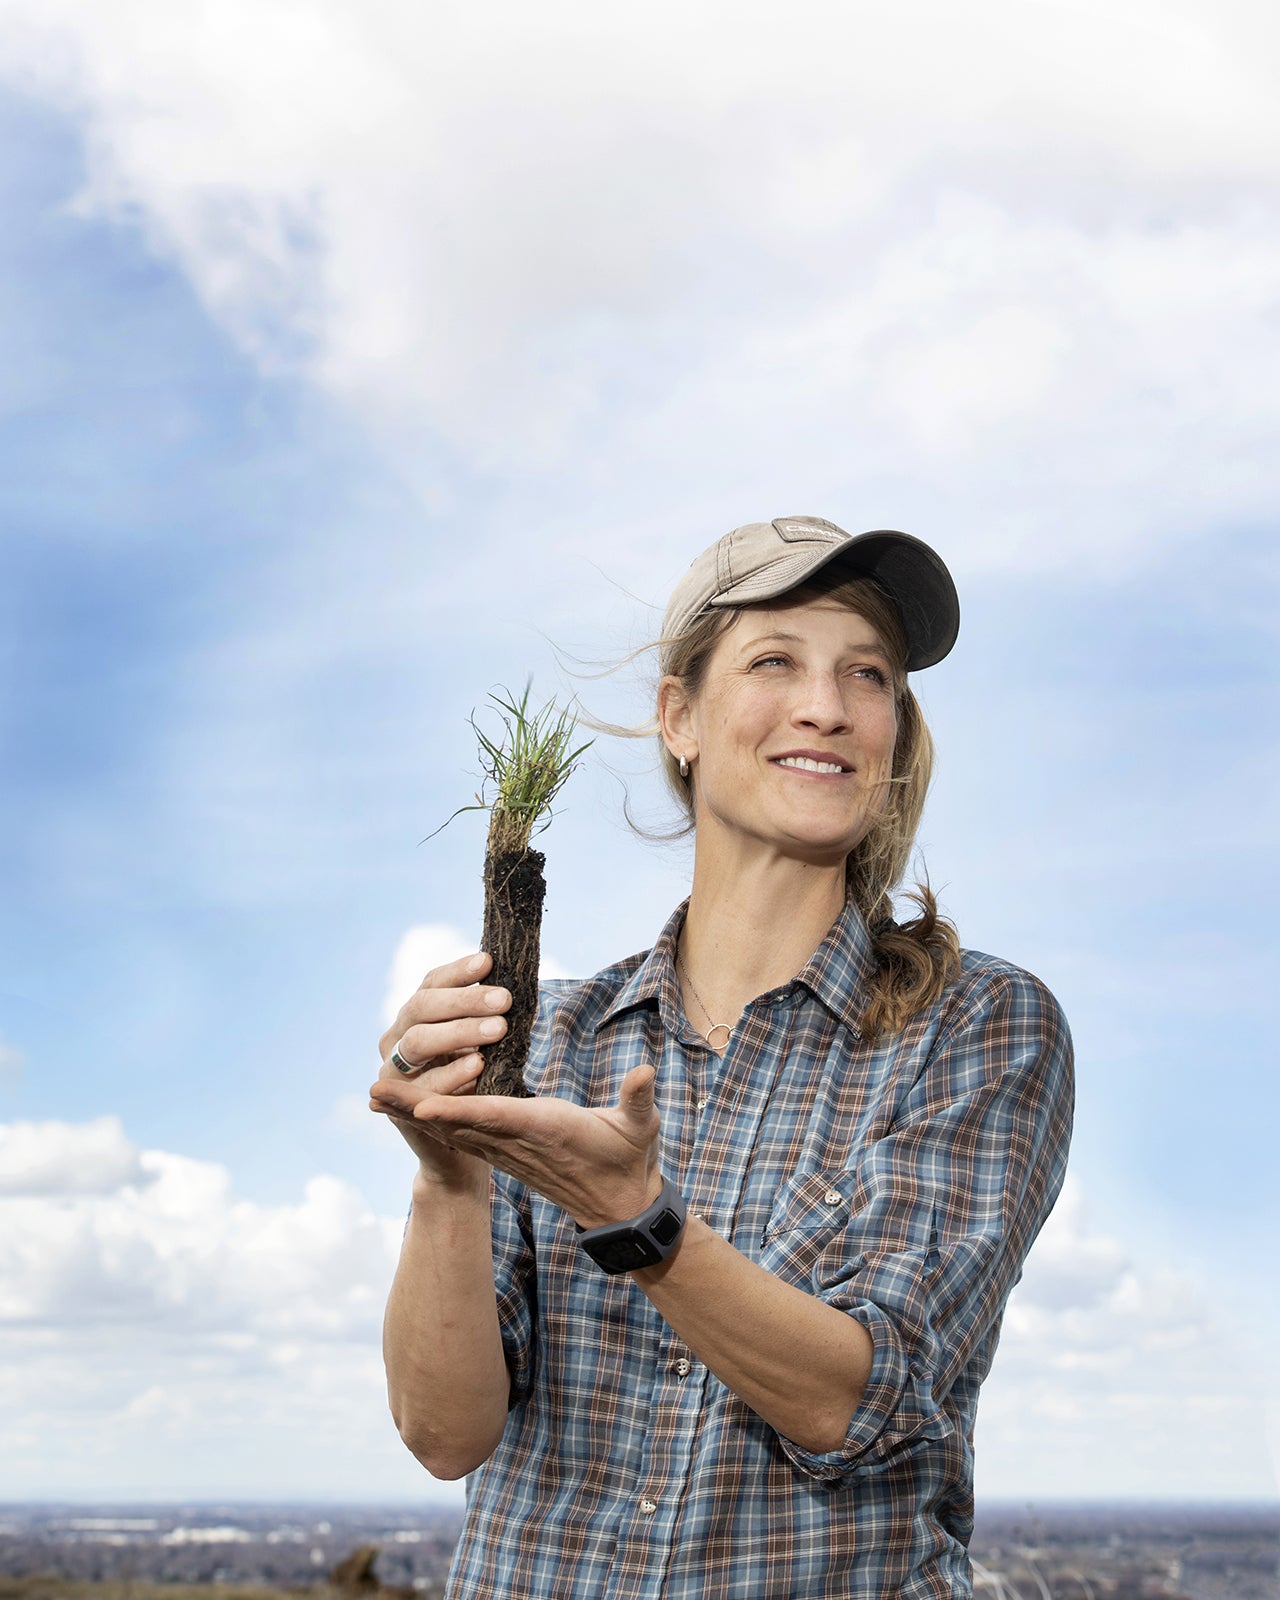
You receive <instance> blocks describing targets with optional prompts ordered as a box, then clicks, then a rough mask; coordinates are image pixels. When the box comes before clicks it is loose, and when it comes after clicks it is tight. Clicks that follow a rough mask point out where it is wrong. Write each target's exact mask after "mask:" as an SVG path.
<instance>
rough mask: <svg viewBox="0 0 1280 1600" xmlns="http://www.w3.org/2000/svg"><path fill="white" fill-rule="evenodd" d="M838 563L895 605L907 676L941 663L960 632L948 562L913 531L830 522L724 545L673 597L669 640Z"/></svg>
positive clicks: (756, 533)
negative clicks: (712, 614)
mask: <svg viewBox="0 0 1280 1600" xmlns="http://www.w3.org/2000/svg"><path fill="white" fill-rule="evenodd" d="M838 559H839V560H841V561H844V562H847V564H848V566H849V568H850V570H851V571H853V572H857V573H859V574H862V575H865V576H866V577H869V578H874V579H875V581H876V582H877V583H878V584H879V585H880V587H881V588H882V589H884V590H885V592H886V593H887V594H888V595H889V597H890V598H891V599H892V600H893V601H894V602H895V603H896V605H897V607H898V611H899V613H900V614H901V617H902V626H903V631H904V632H905V634H906V637H907V669H908V671H911V672H916V671H919V670H920V668H922V667H931V666H933V665H934V664H935V663H936V662H939V661H941V660H942V658H943V657H944V656H945V655H946V654H947V652H948V651H949V650H950V649H951V647H952V645H953V644H954V643H955V642H956V635H957V634H958V633H959V631H960V601H959V598H958V597H957V595H956V587H955V584H954V583H953V582H952V581H951V574H950V573H949V572H948V571H947V568H946V565H945V564H944V562H943V560H942V558H941V556H939V555H938V554H937V552H936V551H934V550H932V549H931V548H930V547H929V546H928V545H927V544H925V542H924V540H923V539H916V538H914V537H913V536H912V535H911V534H909V533H898V532H896V531H895V530H893V529H891V528H881V529H877V530H876V531H875V532H872V533H858V534H849V533H846V532H845V531H844V529H843V528H837V527H836V525H835V523H834V522H828V521H827V520H826V519H825V518H824V517H775V518H774V520H773V521H772V522H748V523H745V524H744V525H743V526H742V527H740V528H734V530H733V531H732V532H731V533H726V534H725V536H724V537H723V538H722V539H717V541H716V542H715V544H713V545H711V546H709V547H708V548H707V549H706V550H704V551H703V552H702V554H701V555H700V556H698V557H697V558H696V559H695V560H694V562H693V563H692V565H691V566H690V568H689V570H688V572H686V573H685V575H684V577H683V578H681V580H680V582H679V583H678V584H677V585H676V587H675V589H674V591H673V592H672V595H671V599H670V601H669V602H668V605H667V614H666V619H665V620H664V622H663V625H662V636H663V638H664V639H674V638H678V637H679V636H680V635H681V634H683V633H684V631H685V630H686V629H687V628H688V627H689V625H690V623H691V622H692V621H693V620H694V618H695V617H697V616H699V615H700V614H701V613H702V612H703V611H705V610H706V609H707V608H708V607H714V608H719V607H724V606H744V605H750V604H752V603H753V602H755V601H760V600H776V599H778V598H779V596H781V595H784V594H786V593H788V592H789V591H790V590H792V589H795V588H798V587H799V585H800V584H802V583H804V581H805V580H806V579H807V578H810V577H812V576H813V574H814V573H815V572H817V571H819V570H820V569H821V568H822V567H825V566H826V565H827V564H828V562H831V561H835V560H838Z"/></svg>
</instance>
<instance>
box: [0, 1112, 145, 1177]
mask: <svg viewBox="0 0 1280 1600" xmlns="http://www.w3.org/2000/svg"><path fill="white" fill-rule="evenodd" d="M145 1181H146V1174H145V1172H144V1170H143V1166H142V1163H141V1161H140V1159H139V1155H138V1150H137V1148H136V1146H135V1145H133V1144H132V1143H131V1142H130V1140H129V1139H128V1138H127V1137H126V1136H125V1131H124V1128H123V1127H122V1126H121V1123H120V1119H119V1117H99V1118H98V1119H97V1120H96V1121H94V1122H82V1123H68V1122H13V1123H9V1124H8V1125H7V1126H5V1125H0V1195H15V1194H97V1193H105V1192H107V1191H109V1190H112V1189H118V1188H119V1187H120V1186H121V1185H122V1184H125V1183H141V1182H145Z"/></svg>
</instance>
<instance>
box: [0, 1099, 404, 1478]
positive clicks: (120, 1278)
mask: <svg viewBox="0 0 1280 1600" xmlns="http://www.w3.org/2000/svg"><path fill="white" fill-rule="evenodd" d="M370 1120H373V1119H372V1118H371V1119H370ZM103 1121H104V1122H106V1123H110V1124H112V1129H111V1131H112V1133H113V1135H114V1137H115V1145H116V1147H117V1148H118V1149H119V1150H123V1151H126V1152H131V1154H132V1160H131V1161H124V1160H121V1161H119V1162H118V1163H117V1169H116V1173H115V1179H114V1181H112V1180H111V1177H110V1174H109V1173H108V1171H107V1168H106V1166H105V1164H102V1163H100V1164H99V1167H98V1181H97V1189H98V1192H97V1193H95V1194H92V1195H90V1194H87V1193H84V1192H83V1190H78V1189H77V1188H76V1187H75V1186H74V1185H71V1184H68V1183H66V1182H62V1183H60V1184H58V1185H54V1184H53V1183H46V1184H45V1185H44V1192H41V1193H33V1192H27V1193H22V1194H13V1193H9V1194H6V1195H4V1196H0V1374H3V1376H0V1413H2V1414H3V1415H4V1417H5V1422H4V1424H3V1426H0V1492H5V1493H9V1494H20V1493H23V1492H29V1491H30V1489H31V1488H32V1487H33V1486H38V1485H39V1484H41V1483H42V1482H47V1483H48V1484H49V1485H54V1484H57V1485H60V1486H63V1487H76V1486H77V1483H83V1485H84V1486H85V1487H89V1488H92V1487H97V1488H107V1487H118V1486H119V1485H121V1484H134V1485H136V1486H138V1487H139V1488H142V1489H147V1490H148V1492H163V1491H166V1490H168V1489H171V1488H172V1489H175V1490H176V1489H179V1488H180V1487H183V1486H185V1487H188V1488H191V1489H193V1490H195V1489H199V1488H200V1487H201V1486H202V1485H203V1486H205V1487H212V1484H213V1482H214V1479H213V1478H211V1477H210V1473H214V1474H220V1473H221V1474H226V1473H229V1474H231V1475H232V1478H231V1480H230V1481H235V1477H236V1475H237V1474H239V1478H240V1482H241V1485H242V1487H243V1488H244V1489H245V1491H246V1492H259V1491H261V1492H268V1491H270V1490H272V1489H280V1488H285V1487H289V1486H290V1485H292V1484H298V1483H303V1484H308V1485H310V1487H311V1488H313V1489H315V1490H317V1491H319V1490H322V1489H324V1488H325V1487H326V1484H327V1485H328V1486H330V1487H331V1488H334V1490H335V1492H343V1489H344V1488H345V1490H346V1491H347V1492H360V1490H361V1486H362V1482H364V1481H366V1478H365V1475H366V1474H369V1475H370V1476H369V1477H368V1479H367V1481H369V1482H372V1483H378V1484H380V1485H381V1486H383V1487H387V1488H391V1487H396V1488H400V1489H405V1488H409V1487H411V1486H413V1485H417V1486H418V1487H422V1486H423V1484H424V1483H425V1480H423V1479H422V1477H421V1474H420V1472H419V1469H418V1468H417V1467H416V1466H415V1465H414V1463H413V1462H412V1461H411V1459H410V1458H409V1457H408V1456H407V1455H405V1454H404V1453H403V1452H402V1449H401V1447H400V1446H399V1444H398V1441H396V1440H395V1438H394V1432H393V1430H392V1429H391V1425H390V1422H389V1420H388V1417H387V1413H386V1403H385V1394H384V1392H383V1383H382V1377H381V1362H380V1357H379V1353H378V1335H379V1328H380V1324H381V1317H382V1308H383V1305H384V1303H385V1299H386V1292H387V1289H388V1287H389V1284H390V1280H391V1274H392V1271H393V1270H394V1264H395V1260H396V1256H397V1252H398V1247H399V1242H400V1236H401V1233H402V1230H403V1217H378V1216H376V1215H374V1214H373V1212H372V1211H371V1210H370V1209H369V1207H368V1205H367V1203H366V1202H365V1201H364V1200H363V1199H362V1198H361V1196H360V1195H359V1194H358V1193H357V1192H356V1191H355V1190H354V1189H353V1188H352V1187H351V1186H350V1185H349V1184H347V1183H344V1182H343V1181H341V1180H340V1179H337V1178H334V1177H330V1176H326V1175H317V1176H315V1177H313V1178H312V1179H310V1180H309V1181H308V1182H307V1183H306V1185H305V1187H304V1190H303V1193H302V1194H301V1196H300V1197H299V1198H298V1199H297V1200H295V1201H293V1202H290V1203H282V1204H275V1205H265V1204H260V1203H257V1202H255V1201H251V1200H247V1199H244V1198H242V1197H240V1196H238V1195H237V1194H236V1193H235V1192H234V1190H233V1186H232V1184H231V1180H230V1177H229V1175H228V1173H227V1172H226V1170H225V1169H224V1168H222V1167H220V1166H218V1165H216V1164H213V1163H210V1162H202V1161H194V1160H192V1159H190V1158H189V1157H185V1156H181V1155H178V1154H175V1153H173V1152H169V1151H160V1150H144V1151H137V1150H136V1149H134V1147H133V1146H132V1145H130V1144H129V1143H128V1141H127V1140H126V1139H124V1136H123V1134H122V1132H121V1131H120V1129H119V1126H118V1124H115V1123H114V1119H103ZM13 1133H14V1127H13V1125H10V1126H8V1127H0V1148H8V1147H9V1145H10V1144H11V1143H12V1138H13ZM20 1136H21V1138H22V1140H23V1141H24V1142H25V1145H26V1147H28V1148H36V1149H39V1150H42V1151H43V1152H45V1154H46V1159H45V1162H44V1167H43V1168H42V1170H43V1171H47V1172H50V1173H54V1174H58V1175H62V1176H65V1174H66V1172H67V1169H68V1166H69V1164H70V1163H71V1161H72V1160H73V1159H74V1158H75V1157H76V1156H77V1154H84V1153H86V1152H88V1153H89V1155H90V1157H91V1156H92V1153H93V1152H94V1151H97V1150H99V1149H100V1148H102V1147H103V1145H104V1140H103V1124H102V1123H89V1124H83V1125H79V1126H77V1125H67V1124H61V1123H47V1124H35V1125H28V1126H27V1127H25V1128H24V1127H21V1125H20ZM69 1430H74V1433H75V1437H76V1449H75V1452H74V1456H75V1462H74V1464H72V1462H71V1461H70V1459H69V1458H68V1457H67V1455H66V1453H65V1451H66V1445H65V1440H66V1437H67V1435H68V1431H69ZM301 1438H306V1439H307V1440H308V1441H309V1446H312V1447H313V1449H312V1450H311V1452H310V1453H309V1456H308V1460H307V1461H306V1462H299V1460H298V1452H297V1441H298V1440H299V1439H301ZM202 1458H203V1463H204V1464H202ZM6 1462H7V1463H9V1465H8V1466H5V1465H3V1463H6ZM209 1462H216V1463H217V1465H216V1466H214V1467H211V1466H209V1465H208V1464H207V1463H209ZM42 1474H46V1475H47V1476H46V1477H43V1478H42ZM77 1474H79V1475H80V1478H79V1479H77ZM273 1474H274V1476H273ZM219 1481H227V1480H219Z"/></svg>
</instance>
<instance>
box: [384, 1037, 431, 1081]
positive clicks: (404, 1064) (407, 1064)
mask: <svg viewBox="0 0 1280 1600" xmlns="http://www.w3.org/2000/svg"><path fill="white" fill-rule="evenodd" d="M403 1043H404V1040H403V1039H401V1041H400V1044H403ZM400 1044H398V1045H396V1046H394V1048H393V1049H392V1051H391V1065H392V1066H393V1067H398V1068H399V1069H400V1071H401V1072H403V1073H404V1074H405V1075H406V1076H407V1075H408V1074H409V1073H412V1072H421V1071H422V1069H423V1067H425V1066H426V1062H425V1061H406V1060H405V1058H404V1057H403V1056H402V1055H401V1054H400Z"/></svg>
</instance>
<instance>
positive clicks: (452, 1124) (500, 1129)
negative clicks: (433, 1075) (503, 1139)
mask: <svg viewBox="0 0 1280 1600" xmlns="http://www.w3.org/2000/svg"><path fill="white" fill-rule="evenodd" d="M507 1113H508V1107H507V1104H506V1101H505V1099H504V1097H503V1096H501V1095H488V1094H481V1095H472V1096H470V1097H469V1098H468V1099H466V1100H463V1099H460V1098H457V1097H454V1096H445V1095H435V1094H432V1095H424V1096H423V1098H422V1099H421V1100H419V1101H418V1103H417V1105H416V1106H414V1108H413V1114H414V1117H415V1118H416V1119H417V1120H418V1121H419V1122H423V1123H427V1124H428V1125H430V1124H432V1123H434V1124H435V1125H436V1126H437V1127H439V1128H441V1129H442V1130H443V1129H444V1128H448V1129H449V1130H450V1131H451V1132H456V1133H458V1134H463V1135H465V1134H468V1133H470V1134H476V1135H485V1136H492V1135H495V1134H497V1135H502V1134H510V1133H511V1132H513V1131H519V1130H513V1129H512V1128H511V1127H510V1126H509V1123H510V1118H509V1117H508V1114H507Z"/></svg>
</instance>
